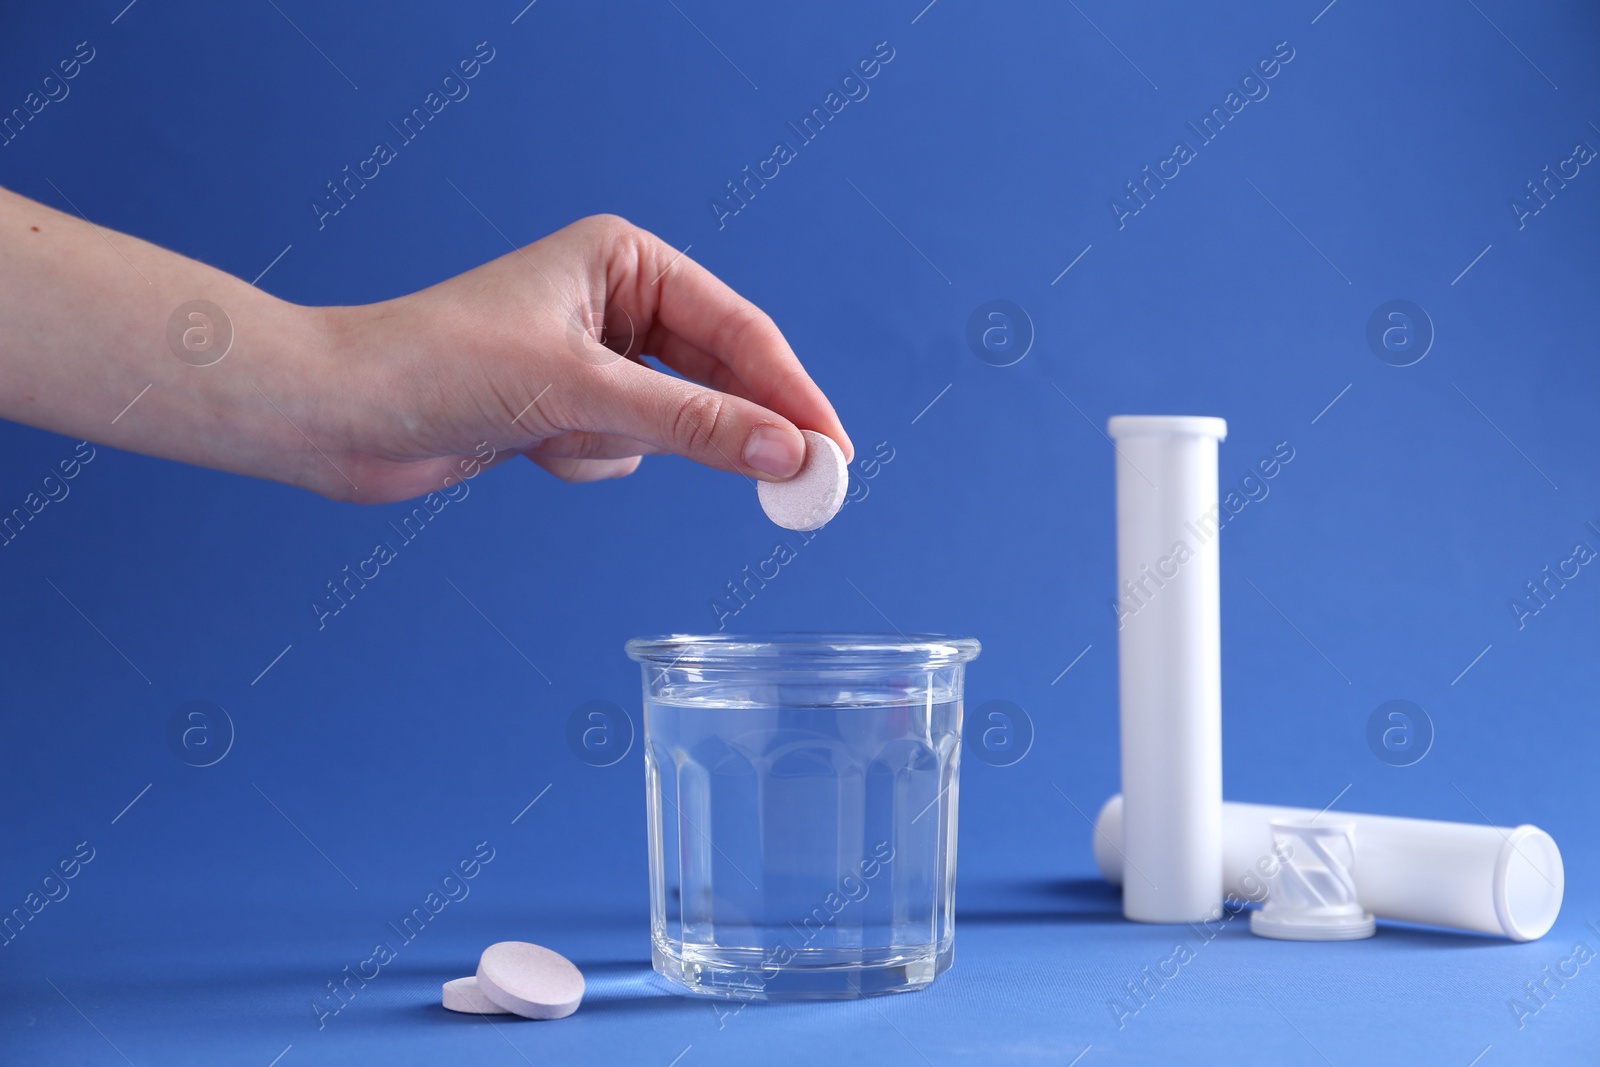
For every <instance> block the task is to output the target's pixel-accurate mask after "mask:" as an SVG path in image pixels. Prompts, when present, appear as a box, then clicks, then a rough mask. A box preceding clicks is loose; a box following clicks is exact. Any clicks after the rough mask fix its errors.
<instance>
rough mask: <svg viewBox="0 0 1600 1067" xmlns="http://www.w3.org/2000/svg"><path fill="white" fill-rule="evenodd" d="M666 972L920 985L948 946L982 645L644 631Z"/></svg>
mask: <svg viewBox="0 0 1600 1067" xmlns="http://www.w3.org/2000/svg"><path fill="white" fill-rule="evenodd" d="M627 647H628V654H629V655H630V656H631V657H632V658H633V659H635V660H637V661H638V662H639V663H640V665H641V666H642V667H643V674H644V750H645V788H646V799H647V802H648V808H649V836H650V940H651V957H652V960H653V962H654V964H655V969H656V970H657V971H658V972H660V973H661V974H662V975H664V976H665V977H667V978H668V979H670V980H671V981H673V982H675V983H677V984H679V985H681V986H683V987H684V988H686V989H687V990H689V991H692V992H695V993H704V994H710V995H713V996H724V997H737V998H743V999H754V1000H767V999H779V998H784V999H831V998H847V997H861V996H870V995H873V994H878V993H897V992H904V991H907V990H913V989H921V988H922V987H923V986H926V985H927V984H928V983H930V982H932V981H933V979H934V978H935V977H936V976H938V975H939V974H941V973H943V972H944V971H945V970H946V969H947V968H948V967H949V966H950V963H951V960H952V959H953V958H954V938H955V912H954V906H955V880H956V802H957V797H958V795H959V790H958V788H957V774H958V771H959V769H960V742H961V686H962V671H963V668H964V666H965V664H966V663H967V662H968V661H970V660H971V659H973V658H974V657H975V656H977V654H978V642H976V641H973V640H969V639H965V638H948V637H938V636H931V635H922V634H913V635H911V636H909V637H907V636H903V635H899V634H895V635H890V636H884V635H876V634H780V635H772V636H762V637H739V636H733V635H715V636H709V637H696V636H687V635H673V636H668V637H655V638H637V639H635V640H633V641H629V642H628V646H627Z"/></svg>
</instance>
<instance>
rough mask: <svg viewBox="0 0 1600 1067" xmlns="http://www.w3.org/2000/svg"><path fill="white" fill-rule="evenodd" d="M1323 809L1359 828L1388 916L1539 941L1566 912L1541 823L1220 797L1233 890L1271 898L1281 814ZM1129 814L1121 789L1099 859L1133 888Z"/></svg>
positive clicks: (1560, 876) (1367, 896) (1374, 909)
mask: <svg viewBox="0 0 1600 1067" xmlns="http://www.w3.org/2000/svg"><path fill="white" fill-rule="evenodd" d="M1319 817H1321V818H1323V819H1328V820H1335V821H1339V822H1348V823H1350V824H1351V825H1352V826H1354V827H1355V842H1356V849H1355V870H1354V873H1355V884H1356V897H1357V899H1358V900H1360V902H1361V906H1362V907H1363V908H1365V909H1366V910H1367V911H1370V912H1371V913H1372V914H1373V915H1376V916H1377V917H1378V918H1380V919H1394V920H1398V921H1400V922H1410V923H1422V924H1424V925H1427V926H1450V927H1454V928H1455V929H1457V930H1475V931H1477V932H1479V933H1483V934H1494V935H1497V936H1500V937H1509V938H1510V939H1511V940H1513V941H1533V940H1536V939H1538V938H1541V937H1543V936H1544V935H1545V934H1546V933H1548V932H1549V930H1550V927H1552V926H1553V925H1555V921H1556V916H1557V915H1559V914H1560V912H1561V898H1562V896H1563V891H1564V890H1565V888H1566V876H1565V871H1564V869H1563V867H1562V864H1561V850H1560V849H1559V848H1557V847H1556V843H1555V841H1554V839H1552V838H1551V836H1550V835H1549V834H1547V833H1545V832H1544V831H1543V830H1541V829H1539V828H1538V827H1537V826H1527V825H1523V826H1482V825H1478V824H1476V823H1460V822H1436V821H1434V820H1432V819H1402V818H1397V817H1395V816H1390V815H1357V814H1352V813H1351V812H1346V811H1333V812H1327V813H1323V812H1319V811H1315V810H1313V809H1311V808H1280V807H1275V806H1272V805H1267V804H1234V803H1228V804H1224V805H1223V806H1222V827H1223V859H1224V861H1223V875H1224V878H1225V891H1226V893H1227V894H1228V895H1229V896H1231V897H1234V898H1236V899H1239V900H1262V899H1263V898H1264V897H1269V896H1270V894H1271V889H1270V888H1269V887H1270V885H1271V874H1272V872H1273V870H1274V868H1275V867H1276V860H1275V858H1274V854H1273V840H1272V822H1273V820H1274V819H1294V820H1305V821H1310V820H1314V819H1317V818H1319ZM1123 820H1124V808H1123V800H1122V798H1121V797H1116V796H1114V797H1112V798H1111V799H1110V800H1108V801H1106V803H1105V807H1103V808H1101V809H1100V815H1099V818H1097V819H1096V820H1095V825H1094V830H1095V833H1094V861H1095V866H1097V867H1099V868H1100V874H1101V876H1102V877H1104V878H1105V880H1106V881H1108V882H1112V883H1116V882H1124V883H1125V886H1124V890H1125V891H1126V888H1127V886H1131V885H1132V884H1134V883H1135V882H1137V881H1138V880H1139V876H1138V875H1137V874H1131V873H1127V872H1124V871H1123V857H1122V854H1121V853H1119V852H1118V851H1117V847H1118V845H1119V843H1120V842H1121V840H1122V837H1123V833H1124V827H1123ZM1124 851H1126V849H1125V848H1124ZM1128 858H1129V859H1132V858H1133V855H1132V853H1129V854H1128Z"/></svg>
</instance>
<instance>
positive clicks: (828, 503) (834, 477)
mask: <svg viewBox="0 0 1600 1067" xmlns="http://www.w3.org/2000/svg"><path fill="white" fill-rule="evenodd" d="M800 433H801V435H802V436H803V437H805V439H806V458H805V461H804V462H803V463H801V464H800V472H799V473H798V474H796V475H795V476H794V477H793V478H790V479H789V480H788V481H786V482H758V483H757V485H756V495H757V496H759V497H760V498H761V510H762V511H765V512H766V513H767V518H769V519H771V520H772V521H773V522H775V523H777V524H778V525H779V526H782V527H783V528H784V529H786V530H816V529H820V528H821V527H823V526H825V525H827V522H828V520H829V519H831V518H833V517H834V516H835V515H837V514H839V509H840V508H842V507H844V494H845V490H846V489H847V488H849V485H850V465H849V464H848V463H846V462H845V458H844V452H843V451H842V450H841V449H840V448H839V446H838V445H836V444H834V443H833V438H831V437H828V436H827V435H826V434H820V433H817V432H816V431H815V430H801V431H800Z"/></svg>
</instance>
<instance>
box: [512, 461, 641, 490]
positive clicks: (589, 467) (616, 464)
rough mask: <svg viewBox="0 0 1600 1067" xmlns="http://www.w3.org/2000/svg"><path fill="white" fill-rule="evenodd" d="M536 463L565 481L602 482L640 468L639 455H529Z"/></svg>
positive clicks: (624, 475) (623, 475)
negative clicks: (573, 456)
mask: <svg viewBox="0 0 1600 1067" xmlns="http://www.w3.org/2000/svg"><path fill="white" fill-rule="evenodd" d="M528 458H529V459H531V460H532V461H533V462H534V463H536V464H538V465H539V466H541V467H543V468H544V469H545V470H547V471H549V472H550V473H551V474H554V475H555V476H556V477H557V478H560V479H561V480H562V481H564V482H573V483H577V482H601V481H605V480H606V479H608V478H623V477H626V476H627V475H630V474H632V473H633V472H634V471H636V470H638V469H639V462H640V457H639V456H629V457H627V458H625V459H566V458H564V457H559V456H534V455H530V456H528Z"/></svg>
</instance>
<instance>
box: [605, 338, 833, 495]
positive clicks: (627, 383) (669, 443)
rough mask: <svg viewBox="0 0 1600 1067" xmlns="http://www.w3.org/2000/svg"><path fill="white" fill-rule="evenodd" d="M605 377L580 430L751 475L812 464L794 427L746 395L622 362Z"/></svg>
mask: <svg viewBox="0 0 1600 1067" xmlns="http://www.w3.org/2000/svg"><path fill="white" fill-rule="evenodd" d="M594 373H595V375H596V377H597V379H598V380H596V381H595V382H594V383H593V388H592V390H591V395H590V397H589V398H588V400H587V402H586V403H585V404H584V406H583V410H582V411H581V412H579V413H578V420H579V421H578V423H577V425H576V427H575V428H576V429H580V430H587V431H590V432H591V433H598V434H610V435H621V436H624V437H630V438H636V439H638V440H640V441H643V442H644V443H645V444H646V445H648V446H651V447H652V448H654V449H659V450H661V451H665V452H673V453H676V454H677V455H680V456H684V457H685V458H687V459H692V460H694V461H695V462H697V463H703V464H705V465H706V466H708V467H715V468H717V469H718V470H725V471H733V472H735V473H738V474H743V475H745V476H746V477H748V478H760V479H763V480H766V481H783V480H785V479H787V478H792V477H793V476H794V474H795V472H796V471H798V470H799V469H800V464H801V461H802V460H804V459H805V449H806V445H805V438H803V437H801V436H800V431H799V430H798V429H796V428H795V426H794V424H793V423H791V422H789V420H787V419H785V418H783V417H782V416H781V415H776V414H774V413H773V412H771V411H768V410H767V409H766V408H763V407H761V406H760V405H759V404H754V403H751V402H750V401H749V400H746V399H744V398H743V397H739V396H733V395H731V394H728V393H721V392H718V391H716V390H714V389H707V388H705V387H704V386H700V385H696V384H695V383H693V382H686V381H684V380H682V379H681V378H674V377H673V376H671V375H669V374H662V373H661V372H660V371H657V370H652V369H651V368H649V367H645V366H641V365H640V364H637V363H633V362H630V361H628V360H625V359H619V360H617V361H615V362H614V363H610V364H607V365H606V366H604V367H599V368H596V369H595V371H594Z"/></svg>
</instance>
